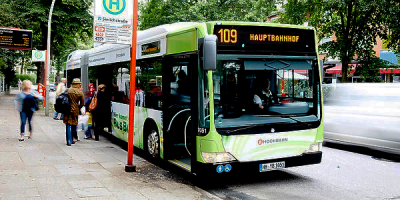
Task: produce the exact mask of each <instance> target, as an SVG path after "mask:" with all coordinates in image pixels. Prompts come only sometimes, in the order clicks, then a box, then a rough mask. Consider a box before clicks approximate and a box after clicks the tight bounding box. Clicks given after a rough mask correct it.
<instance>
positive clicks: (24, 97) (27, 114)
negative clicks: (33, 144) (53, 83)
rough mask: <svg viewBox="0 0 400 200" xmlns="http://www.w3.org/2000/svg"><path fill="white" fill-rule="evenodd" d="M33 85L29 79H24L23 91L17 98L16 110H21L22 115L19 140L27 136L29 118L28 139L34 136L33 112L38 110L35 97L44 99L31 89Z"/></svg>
mask: <svg viewBox="0 0 400 200" xmlns="http://www.w3.org/2000/svg"><path fill="white" fill-rule="evenodd" d="M31 87H32V82H31V81H29V80H24V81H23V82H22V83H21V89H22V91H21V92H20V93H18V94H17V99H16V100H15V102H14V103H15V110H17V111H19V113H20V117H21V130H20V131H21V132H20V135H21V138H19V139H18V140H19V141H24V136H25V125H26V120H27V119H28V124H29V132H30V133H29V136H28V139H31V138H32V136H33V135H32V124H31V121H32V117H33V113H34V112H35V111H36V109H35V107H36V106H35V101H36V100H35V98H37V100H43V97H42V96H40V95H39V94H38V93H36V92H34V91H32V90H31Z"/></svg>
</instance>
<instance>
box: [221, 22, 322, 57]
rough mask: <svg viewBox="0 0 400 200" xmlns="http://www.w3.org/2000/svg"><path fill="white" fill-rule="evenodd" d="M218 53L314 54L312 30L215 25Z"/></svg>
mask: <svg viewBox="0 0 400 200" xmlns="http://www.w3.org/2000/svg"><path fill="white" fill-rule="evenodd" d="M214 35H216V36H217V37H218V43H217V45H218V51H235V50H236V51H237V50H241V51H243V50H246V51H265V52H285V51H287V52H314V53H315V38H314V30H312V29H298V28H286V27H271V26H245V25H243V26H236V25H234V26H232V25H215V26H214Z"/></svg>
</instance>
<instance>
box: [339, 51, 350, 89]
mask: <svg viewBox="0 0 400 200" xmlns="http://www.w3.org/2000/svg"><path fill="white" fill-rule="evenodd" d="M349 60H350V59H349V58H346V57H344V58H342V81H341V82H342V83H346V82H347V71H348V68H349V64H350V61H349Z"/></svg>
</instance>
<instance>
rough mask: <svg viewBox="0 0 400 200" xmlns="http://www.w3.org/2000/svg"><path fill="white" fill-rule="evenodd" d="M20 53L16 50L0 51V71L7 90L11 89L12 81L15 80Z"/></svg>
mask: <svg viewBox="0 0 400 200" xmlns="http://www.w3.org/2000/svg"><path fill="white" fill-rule="evenodd" d="M18 57H19V53H18V52H17V51H15V50H9V49H0V58H1V59H2V62H1V64H0V71H1V73H2V74H3V75H4V77H5V81H4V82H5V85H6V90H7V88H9V87H8V86H10V83H11V81H12V80H13V79H14V78H15V70H14V67H15V65H16V64H17V63H18Z"/></svg>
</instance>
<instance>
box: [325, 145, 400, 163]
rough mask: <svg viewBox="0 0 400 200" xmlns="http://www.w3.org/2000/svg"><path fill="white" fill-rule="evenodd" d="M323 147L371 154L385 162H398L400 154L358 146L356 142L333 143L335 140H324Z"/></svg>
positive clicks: (399, 161)
mask: <svg viewBox="0 0 400 200" xmlns="http://www.w3.org/2000/svg"><path fill="white" fill-rule="evenodd" d="M324 146H325V147H329V148H334V149H339V150H343V151H349V152H353V153H358V154H363V155H367V156H371V158H373V159H376V160H381V161H386V162H397V163H400V155H399V154H393V153H389V152H385V151H383V150H379V149H371V148H368V147H365V146H360V145H356V144H347V143H335V142H325V144H324Z"/></svg>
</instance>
